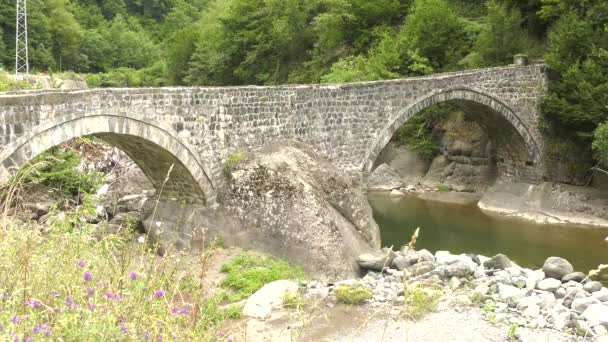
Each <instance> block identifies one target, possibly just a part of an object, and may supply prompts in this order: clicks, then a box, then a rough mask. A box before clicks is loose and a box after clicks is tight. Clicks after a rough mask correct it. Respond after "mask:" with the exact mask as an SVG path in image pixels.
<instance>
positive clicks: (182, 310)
mask: <svg viewBox="0 0 608 342" xmlns="http://www.w3.org/2000/svg"><path fill="white" fill-rule="evenodd" d="M171 313H172V314H174V315H175V314H178V313H179V314H182V315H186V314H188V308H186V307H183V308H178V307H174V308H173V309H171Z"/></svg>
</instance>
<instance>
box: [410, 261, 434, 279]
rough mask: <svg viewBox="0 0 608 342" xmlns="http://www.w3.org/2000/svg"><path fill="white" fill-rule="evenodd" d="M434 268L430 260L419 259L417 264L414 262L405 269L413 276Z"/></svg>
mask: <svg viewBox="0 0 608 342" xmlns="http://www.w3.org/2000/svg"><path fill="white" fill-rule="evenodd" d="M433 269H435V264H434V263H432V262H430V261H421V262H419V263H417V264H414V265H412V266H410V267H408V268H407V269H406V271H407V272H409V274H410V275H411V276H413V277H415V276H419V275H421V274H425V273H428V272H430V271H432V270H433Z"/></svg>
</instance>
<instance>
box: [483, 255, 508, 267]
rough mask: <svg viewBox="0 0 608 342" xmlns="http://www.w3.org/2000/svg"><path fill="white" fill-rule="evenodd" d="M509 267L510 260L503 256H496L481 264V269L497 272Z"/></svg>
mask: <svg viewBox="0 0 608 342" xmlns="http://www.w3.org/2000/svg"><path fill="white" fill-rule="evenodd" d="M511 265H512V262H511V260H510V259H509V258H508V257H507V256H506V255H504V254H496V255H495V256H493V257H492V258H491V259H490V260H487V261H486V262H484V263H483V267H485V268H489V269H497V270H504V269H505V268H507V267H511Z"/></svg>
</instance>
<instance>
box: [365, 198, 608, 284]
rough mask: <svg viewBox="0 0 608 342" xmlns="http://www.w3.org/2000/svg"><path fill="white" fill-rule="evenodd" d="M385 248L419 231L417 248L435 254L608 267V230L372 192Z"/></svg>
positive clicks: (579, 268) (577, 267)
mask: <svg viewBox="0 0 608 342" xmlns="http://www.w3.org/2000/svg"><path fill="white" fill-rule="evenodd" d="M368 199H369V202H370V204H371V206H372V208H373V210H374V218H375V219H376V222H377V223H378V225H379V226H380V231H381V234H382V244H383V245H384V246H391V245H393V246H395V248H396V249H397V248H398V247H400V246H402V245H403V244H405V243H407V242H408V241H409V240H410V237H411V235H412V234H413V232H414V230H415V229H416V227H420V236H419V238H418V243H417V244H416V247H417V249H422V248H426V249H428V250H430V251H431V252H435V251H438V250H448V251H450V252H452V253H456V254H459V253H476V254H482V255H485V256H493V255H495V254H497V253H503V254H506V255H507V256H508V257H509V258H510V259H511V260H513V261H515V262H516V263H517V264H519V265H520V266H523V267H529V268H540V267H542V264H543V262H544V261H545V259H546V258H547V257H549V256H560V257H563V258H566V259H567V260H569V261H570V262H571V263H572V265H573V266H574V268H575V270H576V271H582V272H587V271H588V270H590V269H592V268H595V267H597V265H598V264H600V263H602V264H608V242H606V241H604V239H605V238H606V237H607V236H608V229H606V228H604V229H600V228H591V227H582V226H574V225H549V224H535V223H531V222H528V221H524V220H522V219H516V218H506V217H501V216H499V215H488V214H485V213H484V212H482V211H481V210H480V209H479V208H478V207H477V206H476V205H458V204H446V203H441V202H437V201H429V200H423V199H420V198H418V197H416V196H412V195H406V196H405V197H400V198H395V197H390V196H389V195H388V194H386V193H370V194H368Z"/></svg>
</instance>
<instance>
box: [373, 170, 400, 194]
mask: <svg viewBox="0 0 608 342" xmlns="http://www.w3.org/2000/svg"><path fill="white" fill-rule="evenodd" d="M367 184H368V188H369V190H381V191H391V190H393V189H399V188H401V187H402V186H403V182H402V181H401V176H399V174H398V173H397V171H395V170H393V169H392V168H391V167H390V166H388V165H386V164H381V165H380V166H378V167H377V168H376V169H375V170H374V171H373V172H372V173H371V174H370V175H369V178H368V179H367Z"/></svg>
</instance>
